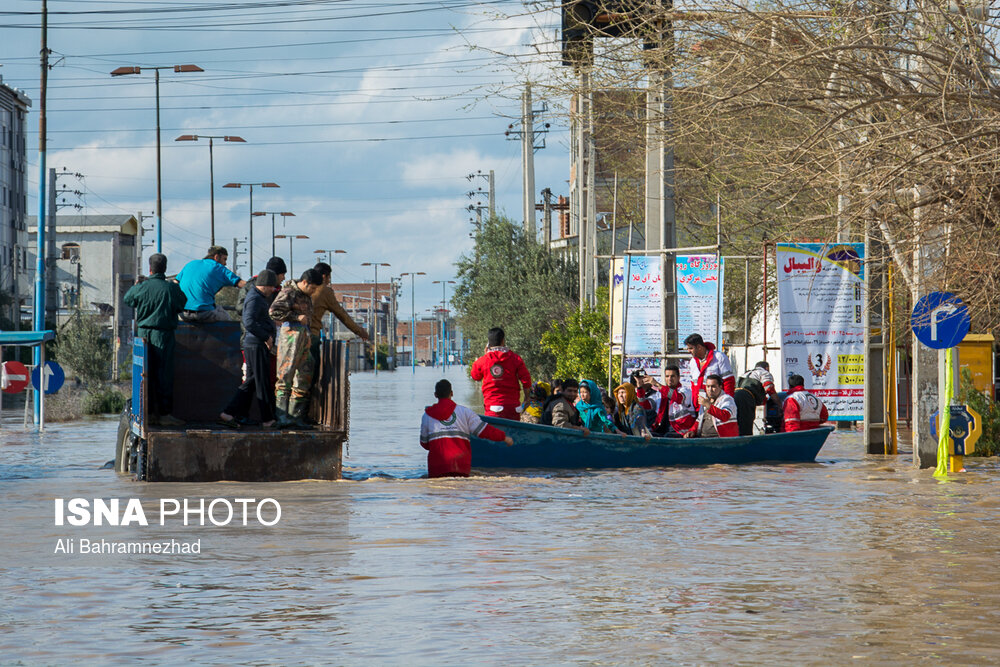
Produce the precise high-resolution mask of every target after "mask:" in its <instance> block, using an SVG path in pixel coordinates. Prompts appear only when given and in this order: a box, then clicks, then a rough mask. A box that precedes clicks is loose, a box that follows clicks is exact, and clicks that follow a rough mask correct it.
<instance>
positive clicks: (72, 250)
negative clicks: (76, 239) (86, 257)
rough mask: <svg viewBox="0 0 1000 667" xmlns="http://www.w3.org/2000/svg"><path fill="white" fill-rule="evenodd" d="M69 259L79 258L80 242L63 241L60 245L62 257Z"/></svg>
mask: <svg viewBox="0 0 1000 667" xmlns="http://www.w3.org/2000/svg"><path fill="white" fill-rule="evenodd" d="M61 259H69V260H73V259H76V260H79V259H80V244H79V243H63V245H62V258H61Z"/></svg>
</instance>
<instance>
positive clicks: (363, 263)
mask: <svg viewBox="0 0 1000 667" xmlns="http://www.w3.org/2000/svg"><path fill="white" fill-rule="evenodd" d="M361 266H374V267H375V292H374V294H375V298H374V299H372V312H373V313H374V314H375V356H374V359H375V375H378V311H377V310H376V309H375V304H376V303H377V301H376V299H378V267H380V266H392V265H391V264H386V263H385V262H362V263H361Z"/></svg>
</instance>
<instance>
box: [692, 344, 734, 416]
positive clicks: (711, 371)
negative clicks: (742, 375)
mask: <svg viewBox="0 0 1000 667" xmlns="http://www.w3.org/2000/svg"><path fill="white" fill-rule="evenodd" d="M705 348H706V349H707V350H708V354H706V355H705V358H704V359H698V358H697V357H694V356H692V357H691V361H690V362H688V369H689V370H690V372H691V377H692V378H694V379H693V380H692V381H691V402H692V403H697V402H698V394H700V393H701V390H702V387H704V385H705V378H706V377H708V376H709V375H718V376H720V377H721V378H722V392H723V393H725V394H729V395H730V396H732V395H733V394H735V393H736V376H735V375H733V366H732V364H730V363H729V357H727V356H726V355H725V354H724V353H723V352H722V351H721V350H717V349H715V345H713V344H712V343H705Z"/></svg>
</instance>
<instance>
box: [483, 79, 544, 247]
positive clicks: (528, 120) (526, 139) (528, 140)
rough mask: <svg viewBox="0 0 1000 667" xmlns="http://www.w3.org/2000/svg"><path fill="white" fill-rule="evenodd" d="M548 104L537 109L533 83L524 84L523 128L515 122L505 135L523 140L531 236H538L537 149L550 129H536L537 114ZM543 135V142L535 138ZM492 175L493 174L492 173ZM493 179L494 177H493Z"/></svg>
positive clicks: (524, 200) (527, 224) (525, 203)
mask: <svg viewBox="0 0 1000 667" xmlns="http://www.w3.org/2000/svg"><path fill="white" fill-rule="evenodd" d="M547 110H548V106H547V105H545V104H544V103H543V105H542V108H541V109H540V110H537V111H536V110H535V109H534V108H533V106H532V101H531V84H530V83H526V84H524V92H523V93H521V129H519V130H515V129H514V124H513V123H511V124H510V125H508V126H507V131H506V132H504V135H505V136H506V137H507V138H508V139H520V141H521V176H522V178H521V198H522V208H521V212H522V216H523V224H524V233H525V234H527V235H529V238H532V239H536V240H537V238H538V228H537V226H536V224H535V151H537V150H540V149H542V148H545V134H546V133H548V131H549V123H545V124H544V125H543V126H542V127H541V128H539V129H537V130H536V129H535V116H536V115H540V114H543V113H545V112H546V111H547ZM539 136H541V137H542V141H541V144H536V142H535V140H536V139H537V138H538V137H539ZM491 176H492V174H491ZM491 180H492V178H491Z"/></svg>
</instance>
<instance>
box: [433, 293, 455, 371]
mask: <svg viewBox="0 0 1000 667" xmlns="http://www.w3.org/2000/svg"><path fill="white" fill-rule="evenodd" d="M439 283H440V285H441V351H442V361H441V367H442V368H448V347H447V342H446V339H447V337H448V326H447V325H448V321H447V319H445V318H446V317H447V313H448V298H447V297H446V296H445V290H446V289H447V288H448V284H449V283H450V284H452V285H454V284H455V281H454V280H435V281H433V284H434V285H437V284H439Z"/></svg>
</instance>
